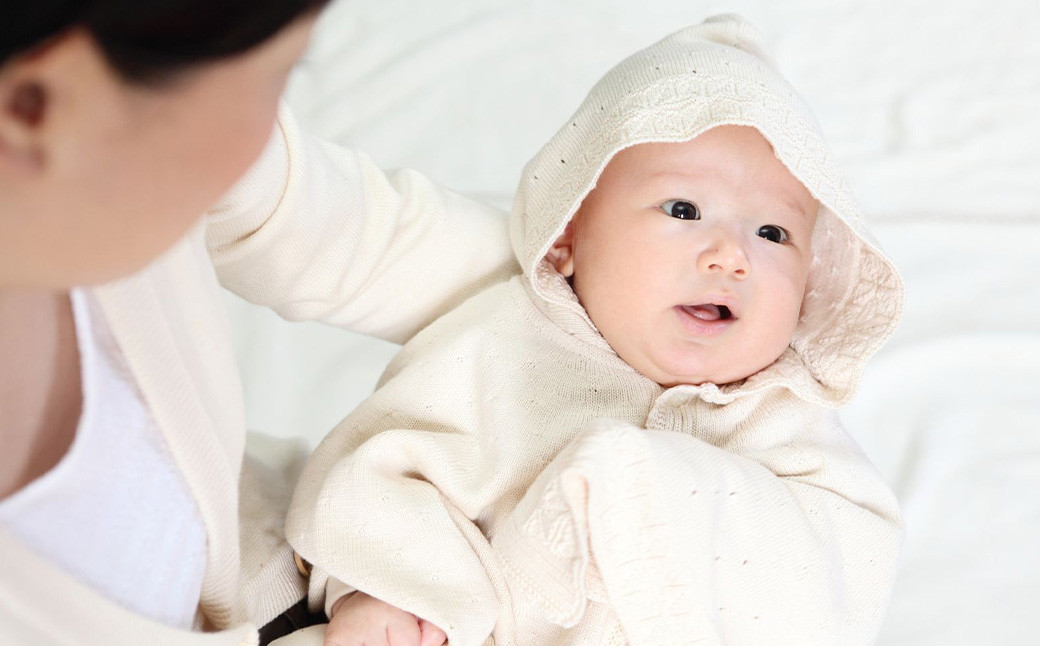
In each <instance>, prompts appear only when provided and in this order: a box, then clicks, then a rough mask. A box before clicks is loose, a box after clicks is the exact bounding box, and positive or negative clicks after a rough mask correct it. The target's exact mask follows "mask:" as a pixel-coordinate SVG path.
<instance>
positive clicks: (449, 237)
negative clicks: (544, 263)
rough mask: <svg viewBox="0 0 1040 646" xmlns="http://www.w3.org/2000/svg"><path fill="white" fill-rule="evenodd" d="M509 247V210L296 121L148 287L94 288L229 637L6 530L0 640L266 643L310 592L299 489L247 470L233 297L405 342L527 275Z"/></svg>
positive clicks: (216, 626) (155, 268)
mask: <svg viewBox="0 0 1040 646" xmlns="http://www.w3.org/2000/svg"><path fill="white" fill-rule="evenodd" d="M508 245H509V243H508V233H507V224H506V220H505V218H504V216H503V215H502V214H501V213H499V212H498V211H496V210H494V209H491V208H489V207H485V206H483V205H480V204H477V203H475V202H472V201H470V200H467V199H465V198H463V197H461V196H459V195H456V194H453V193H451V192H449V191H445V190H443V189H440V188H439V187H437V186H435V185H433V184H432V183H431V182H429V181H428V180H426V179H425V178H423V177H422V176H420V175H418V174H416V173H413V172H410V171H401V172H398V173H394V174H392V175H386V174H384V173H383V172H382V171H380V170H379V169H378V168H376V167H375V165H374V164H373V163H372V161H371V160H370V159H369V158H367V157H366V156H364V155H363V154H360V153H358V152H356V151H351V150H346V149H343V148H340V147H337V146H333V145H329V144H325V143H322V142H318V141H316V140H314V139H312V138H310V137H308V136H306V135H305V134H303V133H302V132H301V131H300V129H299V127H298V126H297V124H296V123H295V121H294V120H293V118H292V117H291V116H290V115H289V113H288V112H287V111H286V110H284V109H283V110H282V111H281V112H280V114H279V120H278V126H277V127H276V128H275V133H274V135H273V136H272V139H271V141H270V143H269V145H268V146H267V148H266V150H265V151H264V153H263V155H262V156H261V158H260V159H259V160H258V162H257V163H256V164H255V165H254V167H253V169H251V171H250V172H249V173H248V174H247V175H246V176H245V177H244V178H243V179H242V180H241V181H240V183H239V184H238V185H237V186H236V187H235V188H234V189H233V190H232V191H231V192H230V193H229V194H228V196H227V197H226V198H225V199H224V201H223V202H222V204H221V205H220V206H218V207H217V208H216V209H215V210H214V211H213V212H212V213H211V214H210V215H209V217H208V218H207V221H206V222H205V223H200V225H199V226H197V227H195V228H194V229H193V230H192V231H191V232H190V233H189V234H188V235H187V236H186V237H185V239H184V240H182V241H181V242H179V243H178V244H176V245H175V246H174V247H173V248H171V249H170V250H169V251H167V252H166V253H165V254H164V255H163V256H162V257H161V258H159V259H158V260H156V261H155V262H153V263H152V264H151V265H150V266H149V267H147V268H146V269H144V270H143V271H141V272H139V273H138V274H136V275H133V276H131V277H128V278H126V279H124V280H120V281H119V282H116V283H113V284H110V285H105V286H101V287H97V288H95V289H94V290H93V293H94V295H95V297H96V298H97V300H98V302H99V303H100V305H101V307H102V309H103V311H104V314H105V316H106V318H107V320H108V321H109V323H110V325H111V328H112V333H113V335H114V336H115V338H116V340H117V342H118V343H119V345H120V347H121V349H122V351H123V352H124V354H125V356H126V359H127V361H128V363H129V365H130V367H131V369H132V371H133V374H134V376H135V378H136V379H137V381H138V384H139V386H140V388H141V391H142V393H143V395H144V398H145V400H146V402H147V404H148V406H149V407H150V410H151V413H152V415H153V416H154V418H155V420H156V422H157V423H158V425H159V426H160V428H161V430H162V432H163V435H164V438H165V440H166V442H167V444H168V446H169V448H170V452H171V454H172V455H173V459H174V461H175V463H176V464H177V466H178V467H179V468H180V469H181V471H182V472H183V474H184V477H185V480H186V481H187V483H188V486H189V489H190V490H191V492H192V494H193V496H194V499H195V502H196V504H197V505H198V508H199V512H200V514H201V516H202V519H203V521H204V523H205V526H206V530H207V536H208V558H207V567H206V575H205V580H204V582H203V589H202V598H201V602H200V608H199V610H200V612H199V618H198V622H197V623H198V627H199V628H201V629H204V630H207V631H219V632H209V633H202V632H193V633H189V632H184V631H177V630H173V629H170V628H167V627H165V626H162V625H159V624H156V623H155V622H151V621H148V620H145V619H142V618H138V617H135V616H133V615H132V614H131V613H129V612H127V611H125V610H123V609H122V608H119V607H117V606H116V605H115V604H113V603H111V602H109V601H108V600H107V599H104V598H102V597H100V596H99V595H97V594H96V593H94V592H93V591H92V590H90V589H88V588H86V587H85V586H84V585H82V584H80V583H79V582H78V581H75V580H73V579H72V578H71V577H69V576H67V575H66V574H64V573H63V572H61V571H59V570H58V569H57V568H55V567H53V566H51V565H50V564H48V563H46V562H44V561H43V560H42V559H40V558H38V557H36V556H34V555H33V554H32V553H31V551H29V550H28V549H26V548H25V547H24V546H22V545H20V544H18V543H17V541H15V540H14V539H13V538H11V537H10V536H9V535H7V534H6V533H4V532H3V531H0V641H2V642H3V643H5V644H6V643H11V644H84V643H89V644H149V645H152V646H155V645H160V644H163V645H165V644H171V645H173V644H185V645H186V644H214V645H216V644H251V643H254V642H255V641H256V629H255V626H256V625H262V624H263V623H265V622H267V621H269V620H270V619H272V618H273V617H274V616H275V615H277V614H278V613H279V612H280V611H281V610H283V609H285V608H286V607H288V606H289V605H291V604H292V603H293V602H295V601H296V600H297V599H299V598H301V597H302V595H303V592H304V589H305V582H304V581H302V579H301V578H300V577H299V575H298V574H297V573H296V568H295V566H293V565H292V557H291V551H289V550H288V549H287V548H285V547H284V544H282V543H281V542H280V540H279V539H280V534H281V522H280V521H281V510H280V509H279V505H282V506H284V504H285V501H286V498H287V495H288V494H287V488H286V487H287V486H288V485H287V483H277V482H274V483H273V482H271V481H270V477H271V476H272V475H276V474H275V473H274V472H272V471H270V470H268V471H267V472H264V473H260V472H258V471H255V470H253V469H250V468H248V467H249V466H250V465H252V464H253V463H251V462H248V461H247V469H246V470H245V471H244V472H243V470H242V460H243V452H244V444H245V438H246V433H245V426H244V419H243V407H242V397H241V386H240V383H239V379H238V373H237V369H236V365H235V360H234V356H233V355H232V350H231V343H230V340H229V330H228V326H227V323H226V320H225V313H224V311H223V309H222V304H221V302H220V299H219V293H220V286H219V283H223V284H224V285H225V286H227V287H228V288H230V289H232V290H233V291H235V292H237V293H239V294H240V295H242V296H243V297H245V298H247V299H248V300H251V301H253V302H256V303H260V304H264V305H268V306H270V307H272V308H274V309H275V310H276V311H277V312H279V313H280V314H281V315H282V316H284V317H286V318H289V319H294V320H295V319H316V320H322V321H325V322H327V323H330V324H333V325H338V326H343V327H346V328H350V329H353V330H357V331H360V332H363V333H366V334H371V335H375V336H380V337H382V338H385V339H389V340H392V341H397V342H401V341H404V340H406V339H408V338H409V337H410V336H411V335H413V334H414V333H415V332H416V331H417V330H419V329H420V328H422V327H423V326H424V325H426V324H427V323H428V322H429V321H431V320H433V319H434V318H436V317H437V316H438V315H440V314H441V313H443V312H445V311H447V310H449V309H451V308H452V307H453V306H455V305H456V304H458V303H459V302H461V301H462V300H464V299H465V298H466V297H467V296H468V295H469V294H471V293H473V292H475V291H478V290H479V289H481V288H482V287H484V286H486V285H488V284H490V283H492V282H496V281H499V280H502V279H504V278H505V277H507V276H508V275H509V274H510V273H515V264H514V260H513V258H512V256H511V255H510V253H509V246H508ZM240 476H241V478H242V481H243V483H245V484H244V485H243V487H242V491H241V493H242V499H241V502H240V500H239V479H240ZM289 484H291V483H289ZM240 509H241V511H242V513H243V516H244V517H243V520H242V522H243V524H244V526H245V528H244V529H243V530H242V532H241V538H242V541H241V563H242V567H240V530H239V511H240Z"/></svg>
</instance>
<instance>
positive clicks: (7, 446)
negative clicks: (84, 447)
mask: <svg viewBox="0 0 1040 646" xmlns="http://www.w3.org/2000/svg"><path fill="white" fill-rule="evenodd" d="M81 405H82V391H81V386H80V368H79V351H78V348H77V344H76V326H75V321H74V319H73V315H72V303H71V302H70V300H69V294H68V293H67V292H43V291H3V290H0V446H3V450H2V451H0V499H3V498H6V497H7V496H9V495H11V494H12V493H14V492H15V491H18V490H19V489H21V488H22V487H24V486H25V485H27V484H28V483H30V482H32V481H33V480H35V479H36V478H38V477H40V476H42V475H43V474H45V473H46V472H47V471H49V470H50V469H51V468H53V467H54V466H55V465H56V464H57V463H58V462H59V461H60V460H61V458H62V457H63V456H64V455H65V453H66V452H67V451H68V449H69V446H70V445H71V444H72V440H73V439H74V438H75V436H76V426H77V424H78V422H79V416H80V408H81Z"/></svg>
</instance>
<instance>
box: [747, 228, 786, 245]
mask: <svg viewBox="0 0 1040 646" xmlns="http://www.w3.org/2000/svg"><path fill="white" fill-rule="evenodd" d="M756 235H757V236H758V237H760V238H765V239H766V240H769V241H770V242H776V243H778V244H783V243H785V242H787V241H788V240H790V239H791V236H790V235H788V233H787V231H785V230H784V229H782V228H780V227H778V226H776V225H775V224H767V225H765V226H762V227H759V228H758V231H757V232H756Z"/></svg>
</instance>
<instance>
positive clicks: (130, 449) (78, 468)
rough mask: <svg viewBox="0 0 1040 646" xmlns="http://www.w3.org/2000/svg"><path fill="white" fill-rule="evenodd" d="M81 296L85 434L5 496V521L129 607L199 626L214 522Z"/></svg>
mask: <svg viewBox="0 0 1040 646" xmlns="http://www.w3.org/2000/svg"><path fill="white" fill-rule="evenodd" d="M71 298H72V307H73V313H74V316H75V321H76V338H77V342H78V344H79V355H80V370H81V375H82V384H83V409H82V414H81V416H80V420H79V424H78V426H77V428H76V437H75V439H74V440H73V442H72V445H71V446H70V447H69V450H68V452H67V453H66V455H65V457H64V458H62V460H61V462H59V463H58V464H57V466H55V467H54V468H53V469H51V470H50V471H49V472H47V473H46V474H44V475H43V476H41V477H40V478H38V479H36V480H34V481H33V482H31V483H30V484H29V485H27V486H26V487H24V488H23V489H21V490H20V491H17V492H15V493H14V494H13V495H12V496H10V497H8V498H7V499H5V500H2V501H0V524H2V525H3V526H4V527H5V528H6V529H7V530H8V531H9V532H10V533H11V534H13V535H14V536H16V537H18V539H19V540H21V541H22V542H23V543H25V545H27V546H28V547H30V548H31V549H33V550H34V551H36V552H37V553H39V554H40V555H41V556H43V557H45V558H47V559H49V560H50V561H51V562H52V563H54V564H55V565H57V566H58V567H60V568H62V569H64V570H65V571H66V572H68V573H69V574H71V575H72V576H74V577H76V578H77V579H79V580H80V581H82V582H83V583H85V584H87V585H89V586H90V587H92V588H94V589H95V590H97V591H98V592H100V593H101V594H103V595H105V596H106V597H108V598H109V599H111V600H113V601H115V602H116V603H119V604H120V605H122V606H124V607H125V608H127V609H129V610H131V611H133V612H136V613H138V614H140V615H143V616H146V617H149V618H151V619H155V620H156V621H159V622H162V623H164V624H167V625H170V626H175V627H178V628H185V629H190V628H191V627H192V625H193V623H194V619H195V613H196V608H197V606H198V602H199V596H200V594H201V590H202V579H203V576H204V574H205V569H206V530H205V526H204V525H203V522H202V518H201V516H200V515H199V511H198V508H197V507H196V506H195V502H194V499H193V498H192V496H191V492H190V491H189V490H188V486H187V483H186V482H185V481H184V479H183V477H182V476H181V474H180V472H179V471H178V470H177V468H176V466H175V465H174V462H173V457H172V456H171V455H170V452H169V449H168V448H167V446H166V444H165V442H164V440H163V437H162V434H161V431H160V429H159V426H158V424H157V423H156V422H155V420H154V419H153V418H152V416H151V413H150V412H149V410H148V408H147V406H146V405H145V403H144V399H143V396H142V395H141V392H140V391H139V390H138V388H137V384H136V382H135V381H134V378H133V375H132V374H131V372H130V369H129V367H128V366H127V364H126V361H125V359H124V357H123V355H122V352H121V351H120V349H119V347H118V345H117V344H116V342H115V340H114V339H113V338H112V336H111V333H110V331H109V329H108V326H107V324H106V322H105V319H104V316H103V314H102V312H101V310H100V308H99V307H98V306H97V304H96V303H95V302H94V301H93V299H92V298H91V296H90V294H89V293H88V292H86V291H82V290H73V291H72V292H71Z"/></svg>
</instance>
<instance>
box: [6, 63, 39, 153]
mask: <svg viewBox="0 0 1040 646" xmlns="http://www.w3.org/2000/svg"><path fill="white" fill-rule="evenodd" d="M48 107H49V102H48V93H47V90H46V88H45V87H44V85H43V84H42V83H41V82H40V81H38V80H35V79H33V78H27V77H26V76H25V75H22V74H17V73H15V74H11V75H10V76H8V75H6V74H4V75H0V166H2V167H4V168H6V169H8V170H15V171H20V172H23V173H35V172H37V171H39V170H40V169H42V168H43V162H44V147H43V141H42V137H41V136H40V131H41V129H42V127H43V124H44V121H45V120H46V117H47V110H48Z"/></svg>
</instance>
